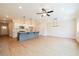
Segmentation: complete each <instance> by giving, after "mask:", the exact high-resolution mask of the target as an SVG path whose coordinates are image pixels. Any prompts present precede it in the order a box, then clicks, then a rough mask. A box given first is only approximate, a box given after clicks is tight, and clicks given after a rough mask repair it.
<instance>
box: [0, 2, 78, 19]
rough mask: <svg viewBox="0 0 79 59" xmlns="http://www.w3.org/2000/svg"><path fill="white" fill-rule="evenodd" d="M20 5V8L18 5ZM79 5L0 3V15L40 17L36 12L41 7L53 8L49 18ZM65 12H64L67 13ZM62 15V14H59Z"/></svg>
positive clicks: (70, 10) (72, 9)
mask: <svg viewBox="0 0 79 59" xmlns="http://www.w3.org/2000/svg"><path fill="white" fill-rule="evenodd" d="M19 6H22V9H19V8H18V7H19ZM78 7H79V4H77V3H76V4H74V3H70V4H68V3H65V4H64V3H0V16H12V17H15V18H22V17H23V16H26V18H32V19H40V15H37V14H36V13H37V12H41V8H46V9H47V10H54V12H53V13H52V14H51V16H50V18H52V17H58V16H60V14H61V15H63V14H62V13H61V12H67V13H69V12H70V13H72V12H74V10H76V9H77V8H78ZM67 13H65V14H67ZM60 17H62V16H60Z"/></svg>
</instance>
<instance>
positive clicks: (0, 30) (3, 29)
mask: <svg viewBox="0 0 79 59" xmlns="http://www.w3.org/2000/svg"><path fill="white" fill-rule="evenodd" d="M4 35H9V29H8V23H0V36H4Z"/></svg>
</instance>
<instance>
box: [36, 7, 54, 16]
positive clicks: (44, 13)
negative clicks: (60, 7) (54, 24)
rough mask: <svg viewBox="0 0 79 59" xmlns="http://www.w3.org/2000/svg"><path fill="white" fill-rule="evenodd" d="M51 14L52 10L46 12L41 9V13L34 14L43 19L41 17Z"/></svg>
mask: <svg viewBox="0 0 79 59" xmlns="http://www.w3.org/2000/svg"><path fill="white" fill-rule="evenodd" d="M52 12H54V11H53V10H51V11H47V10H46V9H44V8H42V12H41V13H36V14H41V17H43V16H50V14H49V13H52Z"/></svg>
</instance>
